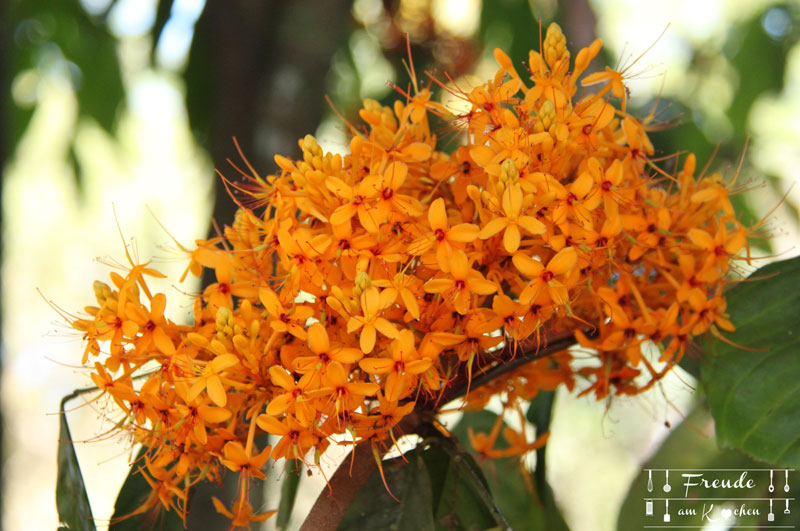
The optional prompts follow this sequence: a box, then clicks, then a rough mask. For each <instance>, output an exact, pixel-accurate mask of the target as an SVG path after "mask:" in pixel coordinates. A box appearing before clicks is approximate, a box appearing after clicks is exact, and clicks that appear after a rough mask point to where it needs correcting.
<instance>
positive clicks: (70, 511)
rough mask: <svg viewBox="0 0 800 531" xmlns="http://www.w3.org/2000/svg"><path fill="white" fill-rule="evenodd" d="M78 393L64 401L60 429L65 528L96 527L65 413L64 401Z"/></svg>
mask: <svg viewBox="0 0 800 531" xmlns="http://www.w3.org/2000/svg"><path fill="white" fill-rule="evenodd" d="M70 398H74V395H70V396H68V397H66V398H64V400H62V401H61V407H60V411H61V414H60V417H61V421H60V429H59V433H58V439H59V441H58V477H57V480H56V506H57V508H58V519H59V520H60V521H61V523H62V524H63V525H64V526H65V527H62V528H61V529H71V530H81V531H94V529H95V525H94V519H93V517H92V508H91V506H90V505H89V497H88V496H87V495H86V486H85V485H84V484H83V476H82V475H81V467H80V465H79V464H78V456H77V455H75V448H74V446H73V445H72V434H71V433H70V431H69V425H68V424H67V415H66V413H64V404H65V403H66V401H67V400H69V399H70Z"/></svg>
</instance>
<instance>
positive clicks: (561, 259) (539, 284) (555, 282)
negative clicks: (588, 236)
mask: <svg viewBox="0 0 800 531" xmlns="http://www.w3.org/2000/svg"><path fill="white" fill-rule="evenodd" d="M513 260H514V265H515V266H516V268H517V269H518V270H519V271H520V273H522V274H523V275H525V276H526V277H528V278H529V279H531V281H530V282H529V283H528V285H527V286H525V288H524V289H523V290H522V293H520V294H519V301H520V302H521V303H522V304H530V303H531V302H532V301H534V300H539V295H540V294H542V293H547V294H548V295H549V297H550V300H551V301H553V302H554V303H555V304H556V305H558V306H563V305H565V304H568V303H569V291H568V287H567V286H566V285H564V283H563V282H562V280H563V278H564V275H566V274H567V273H569V272H570V271H572V269H573V268H574V267H575V264H576V263H577V262H578V253H577V252H575V249H574V248H573V247H565V248H563V249H561V250H560V251H559V252H557V253H556V254H555V256H553V258H551V259H550V261H549V262H548V263H547V267H545V266H544V265H543V264H542V263H541V262H540V261H538V260H534V259H533V258H531V257H530V256H528V255H526V254H524V253H517V254H515V255H514V258H513Z"/></svg>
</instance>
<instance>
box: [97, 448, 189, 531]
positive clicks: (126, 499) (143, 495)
mask: <svg viewBox="0 0 800 531" xmlns="http://www.w3.org/2000/svg"><path fill="white" fill-rule="evenodd" d="M146 450H147V449H146V448H144V447H143V448H142V449H141V450H140V451H139V454H138V455H137V456H136V461H135V462H134V464H133V466H132V467H131V471H130V473H129V474H128V477H127V478H125V483H123V484H122V488H121V489H120V491H119V494H118V495H117V501H116V502H115V503H114V516H112V517H111V522H112V523H111V526H110V531H134V530H139V529H154V530H160V531H178V530H182V529H183V520H181V517H180V516H179V515H178V513H176V512H175V511H165V510H164V509H161V508H160V505H161V504H160V503H159V504H157V507H154V510H151V511H147V512H145V513H142V514H137V515H135V516H131V517H130V518H126V517H127V516H128V515H129V514H131V513H133V512H134V511H136V510H137V509H139V508H140V507H141V506H142V504H144V503H145V501H146V500H147V499H148V497H150V496H151V495H152V493H153V489H152V488H151V487H150V485H149V484H148V483H147V480H145V479H144V476H142V474H141V473H139V467H140V466H143V465H144V453H145V451H146Z"/></svg>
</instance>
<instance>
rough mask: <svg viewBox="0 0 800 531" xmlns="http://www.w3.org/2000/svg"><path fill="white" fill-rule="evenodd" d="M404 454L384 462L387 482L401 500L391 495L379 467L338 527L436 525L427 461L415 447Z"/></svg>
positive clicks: (400, 529)
mask: <svg viewBox="0 0 800 531" xmlns="http://www.w3.org/2000/svg"><path fill="white" fill-rule="evenodd" d="M405 458H406V459H407V460H408V463H406V461H404V460H403V459H402V458H397V459H392V460H389V461H384V462H383V472H384V474H385V476H386V483H387V485H388V486H389V489H391V491H392V494H394V495H395V496H396V497H397V498H398V499H399V500H400V502H398V501H397V500H395V499H394V498H392V497H391V495H390V494H389V493H388V492H387V491H386V488H385V487H384V485H383V482H382V480H381V477H380V474H379V473H378V471H376V472H375V473H373V474H372V476H370V478H369V479H368V480H367V482H366V483H365V484H364V486H363V487H362V488H361V490H360V491H359V493H358V496H357V497H356V499H355V501H354V502H353V505H351V506H350V508H349V509H348V511H347V513H346V514H345V516H344V518H343V519H342V521H341V523H340V524H339V529H340V530H343V531H359V530H373V529H394V530H397V531H404V530H409V531H418V530H419V531H429V530H432V529H434V523H433V509H432V506H431V498H432V497H433V492H432V491H431V482H430V479H429V478H428V473H427V470H426V469H425V462H424V461H423V459H422V457H420V455H419V453H418V452H416V451H412V452H409V453H408V454H406V456H405Z"/></svg>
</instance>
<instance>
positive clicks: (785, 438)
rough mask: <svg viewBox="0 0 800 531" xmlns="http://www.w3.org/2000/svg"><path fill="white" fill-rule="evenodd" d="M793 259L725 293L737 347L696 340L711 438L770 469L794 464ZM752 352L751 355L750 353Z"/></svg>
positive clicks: (796, 310)
mask: <svg viewBox="0 0 800 531" xmlns="http://www.w3.org/2000/svg"><path fill="white" fill-rule="evenodd" d="M798 283H800V258H794V259H791V260H785V261H782V262H775V263H772V264H769V265H767V266H765V267H763V268H761V269H759V270H758V271H757V272H756V273H754V274H753V275H752V276H751V277H750V279H749V280H748V281H746V282H742V283H741V284H739V285H738V286H736V287H735V288H734V289H732V290H731V291H730V292H729V293H728V294H727V296H726V298H727V301H728V312H729V313H730V319H731V321H732V322H733V323H734V325H736V331H735V332H733V333H726V334H725V336H726V338H727V339H729V340H730V341H731V342H733V343H735V344H737V345H742V347H743V348H742V347H737V346H734V345H731V344H730V343H728V342H724V341H722V340H720V339H717V338H713V337H709V338H708V339H707V340H706V341H705V342H704V345H703V347H704V355H705V356H706V357H707V358H708V360H707V363H704V364H703V367H702V377H703V384H704V385H705V388H706V390H707V393H708V400H709V403H710V405H711V412H712V414H713V415H714V420H715V422H716V432H717V439H718V440H719V443H720V445H722V446H723V447H725V448H739V449H742V450H744V451H745V452H747V453H749V454H750V455H752V456H753V457H755V458H757V459H761V460H764V461H767V462H770V463H775V464H777V465H785V466H792V467H798V466H800V415H798V414H797V412H798V411H800V357H798V349H800V329H799V328H798V323H800V290H798V289H797V286H798ZM753 349H758V350H753Z"/></svg>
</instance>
